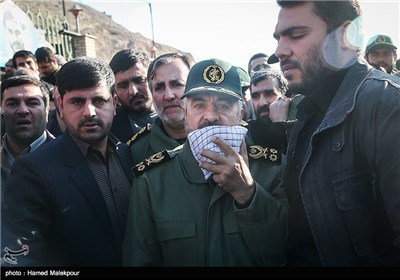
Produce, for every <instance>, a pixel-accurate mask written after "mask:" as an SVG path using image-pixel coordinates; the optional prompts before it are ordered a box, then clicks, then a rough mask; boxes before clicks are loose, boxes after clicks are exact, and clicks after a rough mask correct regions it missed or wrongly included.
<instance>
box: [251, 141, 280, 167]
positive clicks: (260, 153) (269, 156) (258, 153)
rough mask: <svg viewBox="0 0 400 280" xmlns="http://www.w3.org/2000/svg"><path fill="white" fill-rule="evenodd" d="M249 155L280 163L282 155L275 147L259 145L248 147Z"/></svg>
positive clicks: (253, 157)
mask: <svg viewBox="0 0 400 280" xmlns="http://www.w3.org/2000/svg"><path fill="white" fill-rule="evenodd" d="M248 150H249V156H250V157H251V158H252V159H265V160H267V161H270V162H273V163H277V164H280V163H281V158H282V155H281V153H279V152H278V151H277V150H275V149H271V148H263V147H261V146H259V145H253V146H250V147H249V149H248Z"/></svg>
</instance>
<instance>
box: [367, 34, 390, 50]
mask: <svg viewBox="0 0 400 280" xmlns="http://www.w3.org/2000/svg"><path fill="white" fill-rule="evenodd" d="M383 46H387V47H391V48H392V49H393V50H397V47H396V46H395V45H393V41H392V38H390V37H389V36H386V35H381V34H378V35H375V36H373V37H372V38H371V39H369V41H368V44H367V48H366V49H365V55H368V53H369V52H370V51H372V50H373V49H375V48H378V47H383Z"/></svg>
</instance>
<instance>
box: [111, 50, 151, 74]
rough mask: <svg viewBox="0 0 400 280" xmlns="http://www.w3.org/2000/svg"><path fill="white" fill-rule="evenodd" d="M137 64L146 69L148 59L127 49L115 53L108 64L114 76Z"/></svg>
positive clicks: (142, 54)
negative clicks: (139, 63)
mask: <svg viewBox="0 0 400 280" xmlns="http://www.w3.org/2000/svg"><path fill="white" fill-rule="evenodd" d="M138 62H141V63H142V64H143V65H144V66H145V67H148V66H149V64H150V59H149V57H148V56H147V55H146V54H145V53H144V52H141V51H138V50H135V49H130V48H129V49H124V50H121V51H119V52H117V53H116V54H115V55H114V56H113V58H112V59H111V61H110V63H109V64H110V67H111V69H112V71H113V73H114V74H116V73H118V72H121V71H126V70H128V69H129V68H131V67H132V66H134V65H135V64H136V63H138Z"/></svg>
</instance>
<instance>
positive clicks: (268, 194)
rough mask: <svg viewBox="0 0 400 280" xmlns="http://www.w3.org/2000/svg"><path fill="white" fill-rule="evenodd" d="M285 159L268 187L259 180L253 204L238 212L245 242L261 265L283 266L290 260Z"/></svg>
mask: <svg viewBox="0 0 400 280" xmlns="http://www.w3.org/2000/svg"><path fill="white" fill-rule="evenodd" d="M284 166H285V161H284V162H283V163H282V166H281V168H280V170H279V173H277V174H275V176H274V179H273V180H272V181H270V183H269V184H268V185H267V186H264V185H260V183H258V182H256V190H255V195H254V197H253V200H252V202H251V203H250V205H249V207H247V208H245V209H238V208H236V207H235V215H236V220H237V223H238V226H239V228H240V231H241V233H242V236H243V239H244V242H245V243H246V245H247V247H248V248H249V250H250V251H251V252H252V254H253V255H254V256H255V258H256V259H257V260H259V261H260V265H261V266H283V265H285V263H286V249H287V240H288V237H287V233H288V226H287V215H288V203H287V198H286V193H285V191H284V189H283V187H282V178H283V171H284Z"/></svg>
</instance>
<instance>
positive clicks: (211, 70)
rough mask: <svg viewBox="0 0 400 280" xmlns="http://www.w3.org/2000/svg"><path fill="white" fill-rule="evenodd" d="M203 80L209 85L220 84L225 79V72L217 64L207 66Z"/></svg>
mask: <svg viewBox="0 0 400 280" xmlns="http://www.w3.org/2000/svg"><path fill="white" fill-rule="evenodd" d="M203 79H204V81H206V82H207V83H209V84H220V83H222V82H223V81H224V79H225V71H224V69H222V67H221V66H219V65H216V64H213V65H210V66H207V68H206V69H204V71H203Z"/></svg>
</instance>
